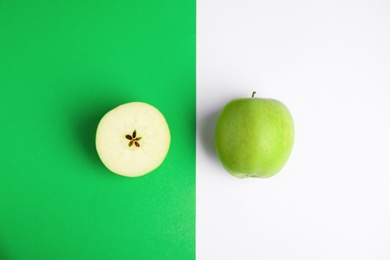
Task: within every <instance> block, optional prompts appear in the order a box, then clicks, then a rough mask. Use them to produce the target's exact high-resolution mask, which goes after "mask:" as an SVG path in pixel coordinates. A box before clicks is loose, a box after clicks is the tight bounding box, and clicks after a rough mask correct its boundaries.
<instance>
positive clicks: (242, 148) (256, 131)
mask: <svg viewBox="0 0 390 260" xmlns="http://www.w3.org/2000/svg"><path fill="white" fill-rule="evenodd" d="M255 93H256V92H253V95H252V97H249V98H238V99H234V100H232V101H230V102H229V103H228V104H226V106H225V107H224V108H223V109H222V111H221V113H220V115H219V117H218V120H217V125H216V130H215V147H216V150H217V154H218V157H219V159H220V160H221V163H222V165H223V166H224V167H225V169H226V170H227V171H228V172H229V173H231V174H232V175H233V176H236V177H238V178H245V177H263V178H265V177H271V176H273V175H275V174H276V173H278V172H279V171H280V170H281V169H282V168H283V166H284V165H285V164H286V162H287V160H288V158H289V156H290V153H291V150H292V147H293V144H294V122H293V118H292V116H291V114H290V111H289V110H288V108H287V107H286V106H285V105H284V104H283V103H282V102H280V101H278V100H275V99H265V98H257V97H254V95H255Z"/></svg>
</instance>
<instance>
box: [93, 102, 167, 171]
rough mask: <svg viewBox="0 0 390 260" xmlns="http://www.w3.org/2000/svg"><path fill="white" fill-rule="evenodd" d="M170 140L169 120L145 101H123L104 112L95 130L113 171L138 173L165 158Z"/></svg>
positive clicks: (102, 156)
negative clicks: (121, 103) (124, 102)
mask: <svg viewBox="0 0 390 260" xmlns="http://www.w3.org/2000/svg"><path fill="white" fill-rule="evenodd" d="M170 142H171V135H170V131H169V127H168V124H167V121H166V120H165V117H164V116H163V114H162V113H161V112H160V111H159V110H158V109H157V108H155V107H154V106H152V105H149V104H147V103H143V102H131V103H127V104H123V105H120V106H118V107H116V108H114V109H112V110H111V111H109V112H108V113H107V114H105V115H104V116H103V118H102V119H101V120H100V122H99V125H98V128H97V131H96V150H97V153H98V155H99V157H100V159H101V161H102V162H103V164H104V165H105V166H106V167H107V168H108V169H109V170H110V171H112V172H114V173H116V174H119V175H123V176H127V177H138V176H142V175H145V174H147V173H149V172H151V171H153V170H155V169H156V168H157V167H159V166H160V165H161V164H162V162H163V161H164V159H165V157H166V155H167V153H168V150H169V146H170Z"/></svg>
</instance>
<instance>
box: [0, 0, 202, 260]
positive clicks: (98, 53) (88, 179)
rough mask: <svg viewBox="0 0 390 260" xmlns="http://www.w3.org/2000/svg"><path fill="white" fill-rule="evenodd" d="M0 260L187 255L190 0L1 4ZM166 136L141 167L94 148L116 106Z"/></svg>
mask: <svg viewBox="0 0 390 260" xmlns="http://www.w3.org/2000/svg"><path fill="white" fill-rule="evenodd" d="M0 91H1V95H0V108H1V118H0V120H1V128H0V144H1V159H0V171H1V174H0V259H194V258H195V113H196V112H195V95H196V90H195V1H194V0H165V1H161V0H158V1H156V0H155V1H134V0H128V1H100V0H99V1H84V0H82V1H69V0H67V1H44V0H39V1H7V0H0ZM132 101H143V102H147V103H150V104H152V105H154V106H155V107H157V108H158V109H159V110H160V111H161V112H162V113H163V114H164V115H165V117H166V119H167V121H168V124H169V126H170V130H171V135H172V142H171V147H170V150H169V153H168V156H167V158H166V160H165V161H164V163H163V164H162V165H161V166H160V167H159V168H158V169H157V170H155V171H153V172H152V173H150V174H148V175H146V176H143V177H139V178H126V177H122V176H118V175H115V174H112V173H110V172H109V171H108V170H107V169H106V168H105V167H104V166H103V164H102V163H101V162H100V160H99V158H98V156H97V154H96V150H95V145H94V138H95V130H96V127H97V124H98V122H99V120H100V118H101V117H102V116H103V115H104V114H105V113H106V112H107V111H108V110H110V109H112V108H113V107H115V106H117V105H120V104H122V103H127V102H132Z"/></svg>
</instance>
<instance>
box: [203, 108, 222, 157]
mask: <svg viewBox="0 0 390 260" xmlns="http://www.w3.org/2000/svg"><path fill="white" fill-rule="evenodd" d="M219 112H220V111H219V110H216V111H212V112H211V113H208V114H206V115H204V116H203V117H201V118H200V120H199V122H198V124H199V140H200V142H201V144H202V148H203V150H204V151H205V152H206V154H207V156H208V157H209V158H210V159H211V160H212V161H213V162H215V163H218V162H219V159H218V156H217V152H216V150H215V145H214V134H215V126H216V123H217V119H218V115H219Z"/></svg>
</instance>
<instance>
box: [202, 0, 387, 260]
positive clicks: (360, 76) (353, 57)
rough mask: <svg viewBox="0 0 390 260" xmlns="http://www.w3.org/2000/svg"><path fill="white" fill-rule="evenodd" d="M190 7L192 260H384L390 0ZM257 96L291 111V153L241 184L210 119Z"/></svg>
mask: <svg viewBox="0 0 390 260" xmlns="http://www.w3.org/2000/svg"><path fill="white" fill-rule="evenodd" d="M197 5H198V7H197V122H198V123H197V183H196V184H197V259H199V260H228V259H235V260H236V259H240V260H247V259H265V260H272V259H278V260H279V259H288V260H290V259H299V260H305V259H310V260H319V259H320V260H321V259H324V260H325V259H326V260H330V259H331V260H337V259H342V260H348V259H354V260H358V259H362V260H363V259H364V260H367V259H375V260H382V259H383V260H385V259H386V260H388V259H390V149H389V147H390V116H389V113H390V1H388V0H383V1H378V0H365V1H346V0H340V1H334V0H331V1H315V0H314V1H302V0H299V1H280V0H274V1H262V0H198V2H197ZM253 90H256V91H257V96H259V97H271V98H276V99H279V100H281V101H282V102H284V103H285V104H286V105H287V106H288V107H289V108H290V110H291V112H292V114H293V117H294V121H295V127H296V138H295V146H294V149H293V152H292V155H291V157H290V159H289V161H288V163H287V164H286V166H285V168H284V169H283V170H282V171H281V172H280V173H279V174H277V175H276V176H274V177H272V178H269V179H236V178H234V177H232V176H231V175H229V174H228V173H227V172H226V171H225V170H224V169H223V167H222V166H221V164H220V163H219V161H218V158H217V157H216V153H215V150H214V144H213V138H214V137H213V135H214V129H215V121H216V118H217V115H218V112H219V111H220V109H221V108H222V106H223V105H224V104H225V103H226V102H228V101H229V100H230V99H233V98H239V97H249V96H250V95H251V93H252V91H253Z"/></svg>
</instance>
